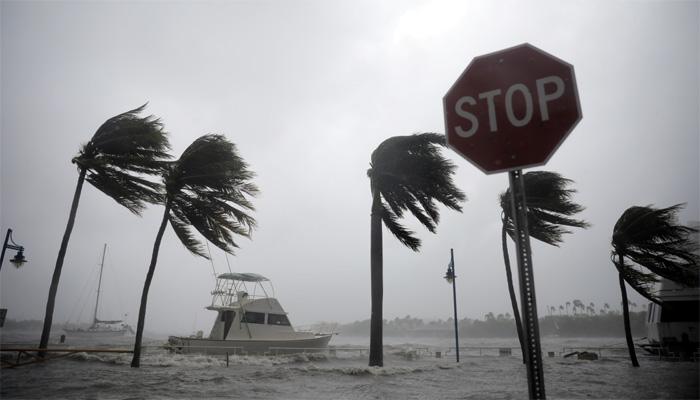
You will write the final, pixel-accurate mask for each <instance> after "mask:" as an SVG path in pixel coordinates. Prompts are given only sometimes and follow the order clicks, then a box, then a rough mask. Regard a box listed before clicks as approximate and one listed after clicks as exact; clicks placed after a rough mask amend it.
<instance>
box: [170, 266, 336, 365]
mask: <svg viewBox="0 0 700 400" xmlns="http://www.w3.org/2000/svg"><path fill="white" fill-rule="evenodd" d="M211 294H212V303H211V305H210V306H207V307H206V309H207V310H212V311H216V313H217V315H216V320H215V321H214V325H213V327H212V328H211V332H210V333H209V337H207V338H204V337H202V336H203V335H202V334H201V332H200V333H199V334H198V335H197V336H195V337H179V336H170V337H169V339H168V344H169V346H168V348H169V349H171V350H173V351H176V352H182V353H204V354H226V353H228V354H285V353H300V352H314V351H323V350H325V349H326V348H327V347H328V342H329V341H330V339H331V337H332V336H333V334H319V333H313V332H302V331H295V330H294V328H293V327H292V324H291V323H290V321H289V318H287V313H286V312H285V311H284V309H283V308H282V306H281V305H280V303H279V301H277V299H276V298H275V295H274V288H273V287H272V283H271V282H270V280H269V279H267V278H265V277H264V276H262V275H258V274H254V273H235V272H229V273H224V274H221V275H219V276H218V277H217V279H216V288H215V289H214V290H213V291H212V292H211Z"/></svg>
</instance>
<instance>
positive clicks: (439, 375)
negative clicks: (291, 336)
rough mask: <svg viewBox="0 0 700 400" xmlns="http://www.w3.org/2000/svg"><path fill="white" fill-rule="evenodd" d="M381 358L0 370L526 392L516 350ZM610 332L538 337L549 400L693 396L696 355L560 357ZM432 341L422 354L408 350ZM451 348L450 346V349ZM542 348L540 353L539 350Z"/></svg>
mask: <svg viewBox="0 0 700 400" xmlns="http://www.w3.org/2000/svg"><path fill="white" fill-rule="evenodd" d="M386 343H388V345H387V346H386V347H385V359H384V364H385V366H384V367H382V368H377V367H373V368H370V367H367V353H366V352H364V353H362V354H360V353H358V352H356V351H338V352H337V354H336V355H335V356H332V355H295V356H278V357H264V356H231V357H230V358H229V366H228V367H227V366H226V360H225V357H223V356H201V355H178V354H169V353H167V352H165V351H164V350H161V349H158V348H150V349H149V350H148V351H147V352H146V353H145V354H144V356H143V358H142V367H141V368H140V369H133V368H130V367H129V364H130V362H131V357H130V355H128V354H123V355H121V354H114V355H106V354H101V355H97V354H86V353H81V354H76V355H74V356H71V357H70V358H63V359H58V360H52V361H49V362H46V363H41V364H34V365H29V366H24V367H20V368H16V369H4V370H2V375H1V377H0V397H2V398H3V399H15V398H17V399H20V398H31V399H40V398H52V399H54V398H55V399H59V398H64V399H171V398H177V399H192V398H227V399H521V398H527V395H528V393H527V382H526V377H525V368H524V366H523V364H522V361H521V359H520V357H519V354H517V351H514V352H513V355H512V356H505V357H501V356H499V355H498V351H497V350H481V353H482V355H479V350H477V349H463V351H462V359H461V362H460V363H459V364H457V363H456V362H455V359H454V357H449V356H448V357H443V358H435V357H434V351H436V350H438V351H443V352H445V351H446V349H447V348H448V347H449V346H450V345H451V342H450V341H448V340H434V339H433V340H431V339H426V340H425V341H416V340H411V343H404V341H403V340H401V339H395V338H385V344H386ZM621 343H622V341H621V340H616V339H574V340H562V339H546V338H545V339H543V344H542V346H543V350H544V351H545V352H547V351H555V352H557V356H556V357H552V358H549V357H547V358H545V359H544V374H545V383H546V390H547V396H548V397H549V398H551V399H574V398H576V399H584V398H585V399H590V398H594V399H677V398H690V399H694V398H698V379H699V377H698V363H697V362H669V361H660V360H657V359H654V358H651V357H645V356H644V355H642V354H639V355H640V356H641V357H640V362H641V364H642V367H641V368H632V367H631V365H630V363H629V360H628V359H627V358H625V354H624V352H622V353H621V354H620V353H615V352H610V351H607V352H603V358H602V359H601V360H598V361H580V360H576V359H572V358H566V359H565V358H563V357H561V356H560V353H561V352H562V349H563V348H564V347H578V346H608V345H611V344H621ZM331 344H332V345H335V346H338V347H346V346H358V345H359V346H363V345H364V346H366V345H367V343H366V338H343V337H342V336H337V337H335V338H334V339H333V341H332V342H331ZM460 345H461V346H463V347H467V346H472V347H477V346H481V347H484V346H486V347H498V346H505V347H509V346H513V347H515V346H516V342H515V341H513V340H473V339H472V340H463V341H462V342H461V344H460ZM423 347H428V349H429V352H424V353H422V355H421V356H419V357H418V358H413V357H407V356H406V354H412V353H411V350H420V349H421V348H423ZM453 352H454V351H452V353H453ZM545 354H546V353H545Z"/></svg>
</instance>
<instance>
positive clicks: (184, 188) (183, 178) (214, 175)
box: [164, 135, 258, 255]
mask: <svg viewBox="0 0 700 400" xmlns="http://www.w3.org/2000/svg"><path fill="white" fill-rule="evenodd" d="M254 176H255V174H254V173H253V172H252V171H250V170H249V169H248V164H247V163H246V162H245V161H244V160H243V158H241V157H240V156H239V155H238V152H237V149H236V146H235V145H234V144H233V143H231V142H230V141H228V139H226V138H225V137H224V136H221V135H204V136H202V137H200V138H198V139H197V140H195V141H194V142H193V143H192V144H191V145H190V146H189V147H188V148H187V149H186V150H185V151H184V152H183V154H182V156H181V157H180V159H179V160H177V161H175V162H173V163H172V164H171V165H170V168H169V169H168V170H167V171H166V173H165V174H164V181H165V191H166V195H167V197H168V199H169V201H170V204H171V210H172V211H171V214H172V216H173V220H175V223H176V224H179V225H180V227H179V229H180V233H178V237H179V238H180V240H181V241H182V242H183V244H184V245H185V247H187V248H188V249H189V250H190V251H191V252H192V253H194V254H196V255H202V254H203V252H202V251H201V249H202V247H201V243H200V242H199V241H198V240H197V239H196V238H195V237H194V235H193V234H192V233H191V231H190V230H189V229H185V228H189V227H191V228H194V230H196V231H197V232H199V234H201V235H202V236H203V237H204V238H205V239H206V240H208V241H210V242H211V243H212V244H214V245H215V246H217V247H219V248H220V249H222V250H224V251H226V252H228V253H231V254H233V250H234V248H237V247H238V244H237V243H236V242H235V240H234V236H242V237H250V236H251V234H252V231H253V229H254V228H255V227H256V221H255V218H253V217H252V216H251V215H250V214H249V213H248V211H253V210H254V207H253V204H252V203H251V202H250V200H249V197H252V196H255V195H256V194H257V193H258V188H257V186H256V185H255V184H253V183H252V182H251V179H252V178H253V177H254ZM171 222H172V221H171Z"/></svg>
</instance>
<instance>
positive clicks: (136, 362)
mask: <svg viewBox="0 0 700 400" xmlns="http://www.w3.org/2000/svg"><path fill="white" fill-rule="evenodd" d="M169 212H170V201H168V202H166V203H165V211H164V212H163V221H161V223H160V228H159V229H158V234H157V235H156V242H155V243H154V244H153V254H152V255H151V265H149V267H148V273H147V274H146V282H145V283H144V284H143V292H142V293H141V306H140V307H139V321H138V325H137V326H136V340H134V358H132V360H131V367H132V368H138V367H139V366H140V365H141V341H142V339H143V327H144V324H145V321H146V303H147V302H148V290H149V289H150V288H151V280H153V273H154V272H155V270H156V262H157V261H158V250H159V249H160V242H161V240H162V239H163V233H164V232H165V226H166V225H167V223H168V213H169Z"/></svg>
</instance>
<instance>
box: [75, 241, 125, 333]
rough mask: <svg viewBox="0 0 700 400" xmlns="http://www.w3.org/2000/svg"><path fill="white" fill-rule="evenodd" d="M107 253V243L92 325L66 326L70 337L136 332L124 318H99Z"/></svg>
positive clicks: (104, 248)
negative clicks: (84, 327)
mask: <svg viewBox="0 0 700 400" xmlns="http://www.w3.org/2000/svg"><path fill="white" fill-rule="evenodd" d="M106 253H107V243H105V245H104V247H103V249H102V262H101V263H100V279H99V281H98V282H97V298H96V299H95V312H94V314H93V317H92V325H90V327H88V328H86V329H83V328H67V327H66V328H64V329H63V330H64V331H65V332H66V333H67V334H68V336H69V337H77V338H106V337H116V336H124V335H126V334H127V333H132V334H133V333H134V330H133V329H131V326H129V325H128V324H126V323H125V322H124V321H123V320H101V319H98V318H97V310H98V309H99V305H100V290H101V288H102V271H103V270H104V265H105V254H106Z"/></svg>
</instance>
